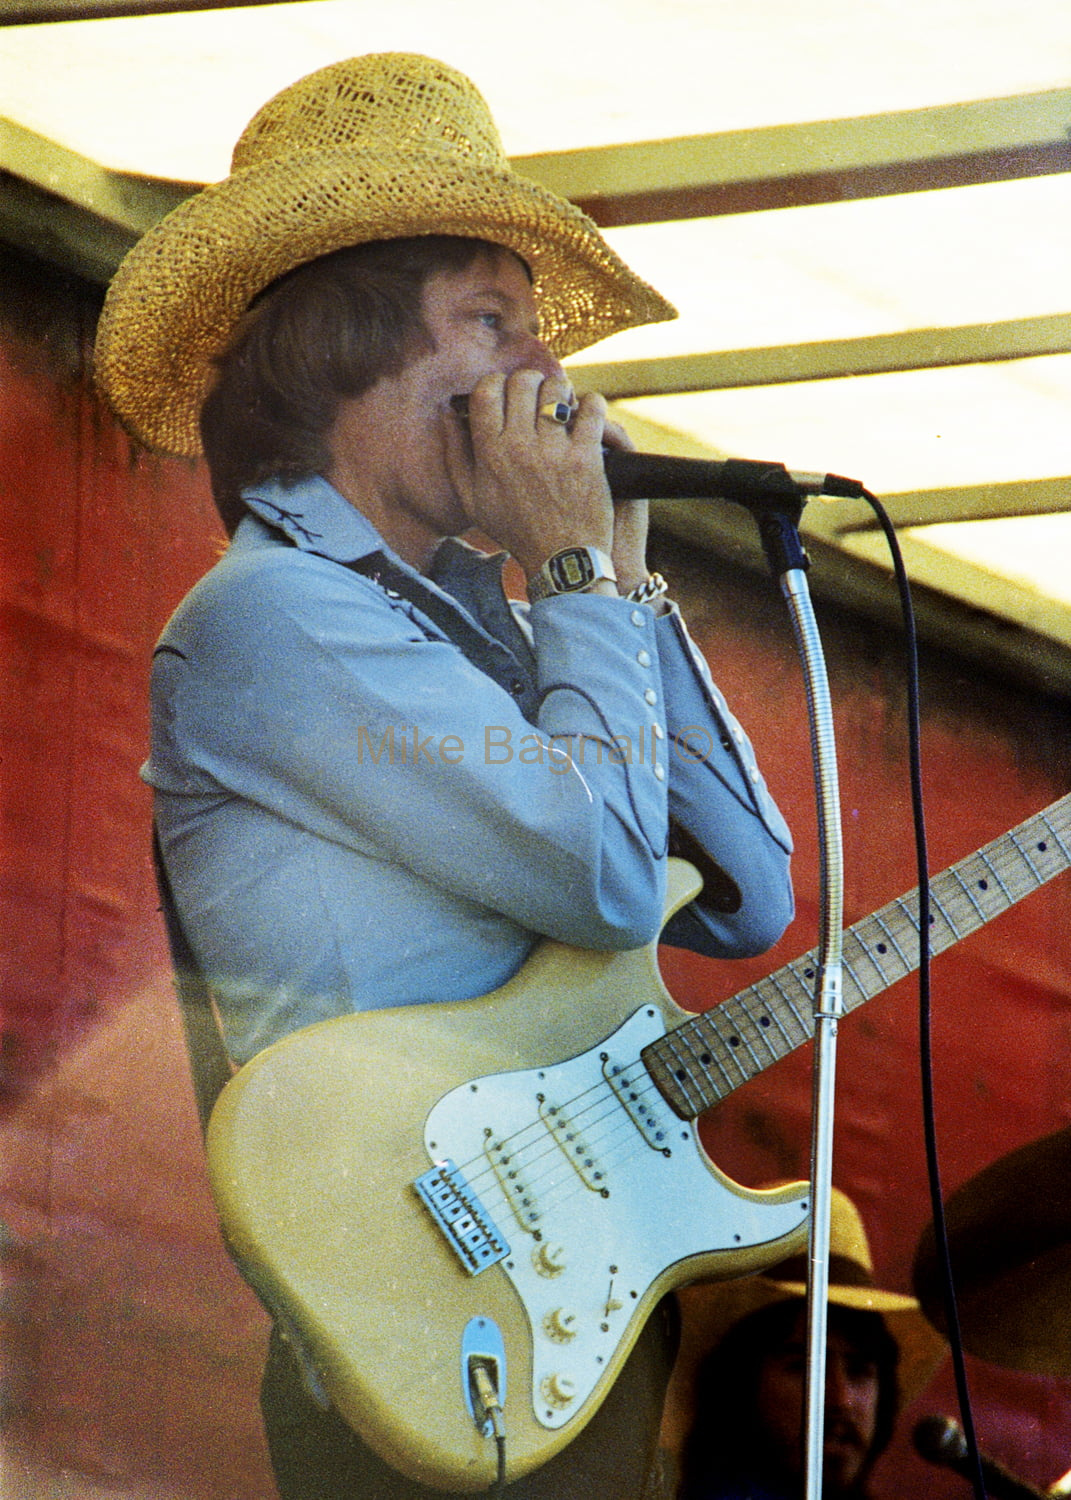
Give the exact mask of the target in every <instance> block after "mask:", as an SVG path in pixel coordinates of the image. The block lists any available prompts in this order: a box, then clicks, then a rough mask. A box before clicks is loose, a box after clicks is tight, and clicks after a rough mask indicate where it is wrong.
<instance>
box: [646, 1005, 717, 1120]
mask: <svg viewBox="0 0 1071 1500" xmlns="http://www.w3.org/2000/svg"><path fill="white" fill-rule="evenodd" d="M690 1024H691V1023H690V1022H689V1023H686V1025H684V1026H678V1027H677V1029H676V1030H675V1031H670V1032H668V1033H667V1034H666V1035H665V1036H664V1037H659V1039H658V1041H656V1042H654V1043H652V1045H650V1046H649V1047H645V1048H644V1050H643V1054H642V1056H643V1058H644V1061H645V1062H646V1064H647V1069H648V1071H649V1072H650V1074H651V1077H652V1078H653V1079H654V1080H655V1082H656V1083H657V1084H658V1087H659V1090H660V1091H661V1093H662V1094H663V1095H664V1096H665V1098H666V1100H667V1101H668V1102H669V1104H670V1105H671V1107H672V1108H673V1109H674V1110H676V1112H677V1114H678V1115H679V1116H680V1117H681V1119H682V1120H694V1119H695V1118H696V1117H697V1116H698V1115H701V1114H702V1113H703V1111H704V1110H705V1109H709V1108H710V1106H711V1105H712V1104H717V1102H718V1100H719V1099H720V1098H723V1097H724V1095H721V1094H718V1093H714V1092H713V1091H712V1097H710V1098H708V1097H707V1096H706V1095H705V1094H704V1093H703V1091H702V1090H701V1089H699V1088H698V1087H697V1086H696V1078H695V1074H694V1073H693V1071H692V1069H691V1067H690V1066H689V1064H688V1060H687V1058H685V1057H683V1056H682V1054H681V1052H680V1050H679V1048H678V1046H677V1039H678V1038H679V1037H681V1035H682V1033H683V1032H685V1031H686V1030H687V1029H688V1026H689V1025H690ZM667 1053H668V1054H669V1056H668V1057H667V1056H666V1054H667ZM660 1077H661V1082H660V1081H659V1079H660ZM706 1081H707V1082H708V1083H709V1082H710V1080H709V1079H707V1080H706ZM730 1092H731V1090H730V1089H726V1091H725V1093H726V1094H728V1093H730Z"/></svg>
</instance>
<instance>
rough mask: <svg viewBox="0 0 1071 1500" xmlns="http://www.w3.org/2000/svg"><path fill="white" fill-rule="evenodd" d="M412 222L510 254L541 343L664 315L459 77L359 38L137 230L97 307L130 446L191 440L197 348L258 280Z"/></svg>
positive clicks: (418, 228) (240, 308)
mask: <svg viewBox="0 0 1071 1500" xmlns="http://www.w3.org/2000/svg"><path fill="white" fill-rule="evenodd" d="M429 234H442V235H460V236H462V237H464V238H468V239H483V240H488V241H491V242H492V243H494V244H496V245H503V246H505V247H507V248H508V249H510V250H513V251H515V252H516V254H517V255H519V256H520V257H521V259H522V260H524V261H525V262H526V264H527V265H528V267H529V269H530V271H531V274H532V280H533V289H534V292H535V296H536V301H537V305H538V307H539V312H540V317H541V326H542V334H543V337H544V339H545V340H546V342H547V344H548V346H549V347H550V349H551V350H552V351H553V352H554V354H555V355H557V356H558V357H559V358H563V357H564V356H565V355H568V354H573V353H576V352H577V350H579V349H583V348H586V347H587V346H588V345H589V344H593V343H596V342H597V341H598V340H599V339H602V338H605V337H607V336H608V335H609V334H611V333H616V332H619V331H620V330H621V329H623V328H631V327H634V326H636V325H639V324H642V323H655V322H660V321H662V320H664V319H667V318H672V317H675V316H676V310H675V309H674V308H673V306H672V305H671V304H670V303H669V302H667V301H666V300H665V299H664V298H663V297H661V296H660V295H659V294H658V293H657V292H656V291H654V289H653V288H652V287H650V286H648V285H647V283H646V282H644V281H642V280H641V279H640V278H639V277H638V276H636V275H634V273H633V272H632V271H630V270H629V269H628V267H627V266H626V265H625V264H624V262H623V261H622V260H621V259H620V258H619V257H618V256H617V255H616V254H615V253H614V251H613V250H611V248H610V247H609V245H608V244H607V243H606V242H605V240H604V239H603V238H602V236H601V234H600V233H599V231H598V229H597V228H596V227H595V225H594V223H593V222H592V221H591V220H590V219H589V218H588V217H587V216H586V215H585V214H583V213H582V212H581V211H580V210H579V209H578V208H576V207H575V206H574V205H573V204H571V203H569V202H567V201H566V200H565V199H564V198H560V197H558V196H557V195H556V194H555V193H552V192H550V191H548V190H547V189H546V188H543V187H541V186H540V185H539V184H538V183H536V182H533V181H531V180H529V179H527V178H525V177H523V176H521V175H520V174H519V173H517V172H515V171H514V170H513V169H512V168H511V166H510V164H509V162H508V161H507V159H506V157H505V155H504V153H503V150H502V144H501V141H500V139H499V136H498V131H497V130H496V128H495V125H494V122H493V120H492V119H491V115H490V112H489V110H488V107H487V104H486V102H485V101H484V99H483V97H482V95H481V94H480V93H479V92H478V91H477V89H476V88H475V86H474V85H473V84H472V83H471V82H470V81H469V79H467V78H466V77H465V76H464V75H463V74H461V73H458V72H457V71H456V70H455V69H453V68H451V67H448V66H447V65H446V64H444V63H440V62H435V61H434V60H433V59H431V58H428V57H422V56H420V55H419V54H415V53H407V52H384V53H373V54H370V55H368V56H365V57H355V58H350V59H348V60H346V61H344V62H338V63H334V64H332V65H331V66H329V67H326V68H321V69H320V70H318V71H317V72H315V73H311V74H309V75H308V76H307V77H305V78H302V79H300V80H299V81H298V82H297V83H295V84H292V85H291V86H290V87H289V88H286V89H283V90H282V92H281V93H279V94H277V95H276V96H275V97H274V98H273V99H271V100H269V101H268V103H267V104H265V105H264V106H263V108H262V109H260V110H259V111H258V113H257V114H256V115H255V116H254V117H253V119H252V121H251V122H250V123H249V125H248V126H247V127H246V129H245V131H244V132H243V134H242V136H241V139H240V140H239V142H238V144H237V146H236V147H235V150H234V156H233V160H232V164H231V174H230V176H229V177H226V178H225V179H224V180H223V181H222V182H219V183H216V184H214V185H213V186H211V187H207V188H205V189H203V190H202V191H201V192H199V193H197V194H195V195H194V196H193V197H192V198H188V199H187V200H186V201H185V202H183V203H181V204H180V205H179V206H178V208H176V209H174V210H173V211H172V212H171V213H169V214H168V215H167V216H166V217H165V218H164V219H162V220H161V221H160V223H159V224H157V225H156V226H154V228H152V229H151V230H149V232H148V233H147V234H145V235H144V236H143V237H142V239H140V240H139V241H138V243H137V244H136V245H135V246H134V248H133V249H132V250H131V251H130V253H129V254H128V255H127V256H126V258H125V260H124V261H123V263H122V265H121V266H120V267H119V270H118V271H117V272H116V275H115V277H114V279H113V281H112V284H111V287H110V289H109V291H108V295H107V298H106V300H105V304H104V309H103V312H102V314H101V319H100V324H99V327H98V332H97V345H96V377H97V381H98V384H99V386H100V388H101V389H102V391H103V392H104V394H105V396H106V397H107V398H108V400H109V402H110V403H111V405H112V407H113V408H114V410H115V412H116V414H117V415H118V416H119V418H120V419H121V420H122V421H123V423H124V424H125V426H126V427H127V428H128V430H130V431H131V432H132V433H133V434H134V435H135V436H136V437H138V438H140V439H141V440H142V441H143V442H144V443H146V444H148V445H149V446H150V447H154V448H159V449H162V450H164V451H165V452H171V453H180V454H188V455H194V454H197V453H199V452H200V451H201V442H200V434H199V431H198V418H199V414H200V409H201V405H202V402H203V400H204V397H205V394H206V392H207V391H208V389H209V386H210V384H211V380H212V368H213V361H214V360H215V359H216V357H217V356H218V355H219V354H220V353H221V352H222V350H223V349H224V348H225V347H226V345H227V343H228V342H229V340H230V337H231V335H232V333H233V331H234V328H235V326H236V324H237V323H238V321H239V319H240V318H241V316H242V314H243V313H244V312H245V310H246V308H247V307H248V306H249V304H250V302H251V301H252V300H253V298H254V297H255V296H256V295H257V293H258V292H260V291H262V290H263V289H264V288H265V287H266V286H268V285H269V284H270V283H271V282H273V281H274V280H275V279H276V277H278V276H281V275H283V274H284V272H286V271H290V270H292V269H293V268H294V267H295V266H298V265H302V264H304V263H305V262H307V261H311V260H315V259H316V258H317V257H318V256H321V255H326V254H329V253H330V252H331V251H334V250H340V249H342V248H344V247H345V246H348V245H360V244H365V243H367V242H369V241H372V240H390V239H401V238H408V237H410V236H417V235H429Z"/></svg>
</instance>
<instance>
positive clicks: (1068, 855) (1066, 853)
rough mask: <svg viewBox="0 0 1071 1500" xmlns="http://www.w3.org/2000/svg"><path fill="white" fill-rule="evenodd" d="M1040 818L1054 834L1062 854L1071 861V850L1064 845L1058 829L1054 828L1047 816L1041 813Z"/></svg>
mask: <svg viewBox="0 0 1071 1500" xmlns="http://www.w3.org/2000/svg"><path fill="white" fill-rule="evenodd" d="M1039 817H1040V821H1041V822H1043V823H1044V824H1045V827H1046V828H1047V829H1048V830H1049V832H1050V833H1051V834H1052V836H1053V838H1054V839H1055V840H1056V842H1057V843H1058V844H1059V846H1060V853H1061V854H1062V855H1063V856H1064V858H1065V859H1067V860H1071V849H1068V847H1067V845H1066V844H1065V843H1064V841H1063V839H1062V838H1061V837H1060V835H1059V834H1058V833H1057V831H1056V829H1055V828H1054V827H1053V826H1052V824H1051V823H1050V822H1049V821H1048V819H1047V818H1046V817H1045V814H1044V813H1041V814H1040V815H1039Z"/></svg>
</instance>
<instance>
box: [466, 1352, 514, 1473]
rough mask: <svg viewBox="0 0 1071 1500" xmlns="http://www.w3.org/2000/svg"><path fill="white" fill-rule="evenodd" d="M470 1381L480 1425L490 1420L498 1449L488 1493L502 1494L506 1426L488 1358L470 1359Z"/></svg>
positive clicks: (504, 1471) (504, 1469)
mask: <svg viewBox="0 0 1071 1500" xmlns="http://www.w3.org/2000/svg"><path fill="white" fill-rule="evenodd" d="M469 1381H470V1382H471V1385H472V1391H473V1397H474V1401H475V1404H476V1405H477V1407H478V1410H479V1415H480V1425H481V1426H482V1425H483V1424H484V1423H485V1422H490V1424H491V1432H492V1434H493V1435H494V1439H495V1447H496V1448H497V1450H498V1473H497V1475H496V1476H495V1481H494V1483H493V1484H492V1485H491V1488H490V1489H489V1490H488V1491H487V1493H488V1494H489V1495H496V1496H497V1495H502V1494H504V1493H505V1488H506V1426H505V1422H504V1420H503V1416H502V1401H501V1399H500V1397H499V1394H498V1387H497V1386H496V1385H495V1382H494V1380H493V1379H492V1376H491V1370H490V1368H489V1365H488V1361H487V1360H485V1359H476V1358H474V1359H471V1360H470V1361H469Z"/></svg>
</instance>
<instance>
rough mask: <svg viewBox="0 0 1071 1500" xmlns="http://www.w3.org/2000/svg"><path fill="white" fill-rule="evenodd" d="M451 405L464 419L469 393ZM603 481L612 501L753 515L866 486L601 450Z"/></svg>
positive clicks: (750, 465) (780, 469) (854, 495)
mask: <svg viewBox="0 0 1071 1500" xmlns="http://www.w3.org/2000/svg"><path fill="white" fill-rule="evenodd" d="M450 405H451V406H452V407H453V409H454V411H455V412H456V413H457V415H458V416H459V417H460V418H461V420H462V422H467V419H468V414H469V398H468V396H464V395H459V396H451V398H450ZM602 460H603V467H604V468H605V470H606V482H607V483H608V484H609V486H610V494H611V495H612V496H613V498H614V500H616V501H621V500H729V501H732V503H733V504H734V505H742V506H744V507H745V509H747V510H750V511H752V512H754V513H755V514H756V515H758V516H765V515H768V514H769V513H770V512H771V511H777V510H780V509H783V507H784V506H785V505H793V506H799V505H800V504H801V503H802V502H803V501H804V500H805V499H806V498H807V497H808V496H810V495H824V496H826V497H827V498H829V499H832V500H858V499H860V497H861V496H862V495H864V494H865V489H864V487H863V485H862V484H861V483H860V482H859V480H858V479H845V478H844V477H843V476H842V475H840V474H801V473H797V472H795V471H793V470H791V469H786V468H785V466H784V464H779V463H763V462H760V461H757V460H755V459H749V458H727V459H707V458H670V457H667V456H666V455H664V454H661V453H630V452H628V451H627V450H626V449H623V448H604V449H603V450H602Z"/></svg>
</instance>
